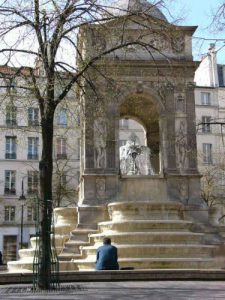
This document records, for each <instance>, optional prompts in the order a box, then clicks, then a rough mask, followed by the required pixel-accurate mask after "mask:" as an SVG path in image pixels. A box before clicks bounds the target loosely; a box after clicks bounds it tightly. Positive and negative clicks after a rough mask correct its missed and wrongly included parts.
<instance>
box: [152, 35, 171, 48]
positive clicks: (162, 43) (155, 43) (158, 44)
mask: <svg viewBox="0 0 225 300" xmlns="http://www.w3.org/2000/svg"><path fill="white" fill-rule="evenodd" d="M149 45H150V47H153V49H156V51H157V50H159V51H162V50H163V49H168V48H169V42H168V41H167V40H166V39H165V38H163V37H162V36H161V35H157V34H155V35H153V36H152V39H151V40H150V41H149Z"/></svg>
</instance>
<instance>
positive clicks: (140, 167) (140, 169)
mask: <svg viewBox="0 0 225 300" xmlns="http://www.w3.org/2000/svg"><path fill="white" fill-rule="evenodd" d="M150 154H151V152H150V149H149V148H148V147H146V146H140V145H138V144H136V143H135V141H132V140H128V141H127V143H126V145H125V146H122V147H120V171H121V174H122V175H154V171H153V168H152V166H151V162H150Z"/></svg>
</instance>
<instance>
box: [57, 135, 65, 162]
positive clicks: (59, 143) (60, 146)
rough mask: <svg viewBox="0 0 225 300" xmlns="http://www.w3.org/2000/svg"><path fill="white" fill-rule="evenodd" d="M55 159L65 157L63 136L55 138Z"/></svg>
mask: <svg viewBox="0 0 225 300" xmlns="http://www.w3.org/2000/svg"><path fill="white" fill-rule="evenodd" d="M56 144H57V159H66V158H67V154H66V139H64V138H57V140H56Z"/></svg>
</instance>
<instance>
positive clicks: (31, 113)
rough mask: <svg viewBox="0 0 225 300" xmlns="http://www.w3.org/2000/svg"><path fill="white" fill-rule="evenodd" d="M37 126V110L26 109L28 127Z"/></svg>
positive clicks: (34, 108) (33, 108) (32, 108)
mask: <svg viewBox="0 0 225 300" xmlns="http://www.w3.org/2000/svg"><path fill="white" fill-rule="evenodd" d="M38 125H39V109H38V108H36V107H29V108H28V126H38Z"/></svg>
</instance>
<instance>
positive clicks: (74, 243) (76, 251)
mask: <svg viewBox="0 0 225 300" xmlns="http://www.w3.org/2000/svg"><path fill="white" fill-rule="evenodd" d="M97 232H98V230H94V229H91V228H90V229H88V228H76V229H74V230H72V231H71V234H70V238H69V240H68V241H67V242H66V243H65V244H64V247H63V250H62V252H61V253H60V254H59V255H58V259H59V261H71V260H73V259H75V258H81V257H82V256H81V251H80V248H81V247H82V246H88V245H90V242H89V234H94V233H97Z"/></svg>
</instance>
